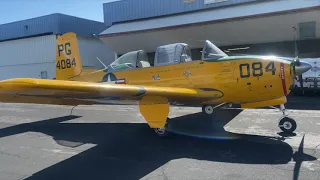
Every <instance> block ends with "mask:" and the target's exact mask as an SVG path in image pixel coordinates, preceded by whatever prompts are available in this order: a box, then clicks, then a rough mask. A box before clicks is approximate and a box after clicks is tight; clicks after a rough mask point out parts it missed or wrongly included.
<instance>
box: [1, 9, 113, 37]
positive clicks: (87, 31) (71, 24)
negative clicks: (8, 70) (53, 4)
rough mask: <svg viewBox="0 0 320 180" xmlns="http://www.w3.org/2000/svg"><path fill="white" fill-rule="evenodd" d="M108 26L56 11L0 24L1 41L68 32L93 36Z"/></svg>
mask: <svg viewBox="0 0 320 180" xmlns="http://www.w3.org/2000/svg"><path fill="white" fill-rule="evenodd" d="M106 28H107V26H106V25H105V24H104V23H103V22H97V21H92V20H88V19H82V18H78V17H74V16H69V15H65V14H59V13H55V14H50V15H46V16H41V17H36V18H32V19H26V20H22V21H16V22H12V23H7V24H2V25H0V41H6V40H12V39H20V38H26V37H32V36H40V35H45V34H64V33H66V32H75V33H76V34H77V35H78V36H82V37H92V34H99V33H101V32H102V31H103V30H105V29H106Z"/></svg>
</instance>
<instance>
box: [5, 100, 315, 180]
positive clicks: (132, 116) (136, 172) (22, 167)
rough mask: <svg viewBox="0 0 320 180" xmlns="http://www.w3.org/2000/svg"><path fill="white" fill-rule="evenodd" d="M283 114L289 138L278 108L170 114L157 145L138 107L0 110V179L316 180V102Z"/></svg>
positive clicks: (294, 103)
mask: <svg viewBox="0 0 320 180" xmlns="http://www.w3.org/2000/svg"><path fill="white" fill-rule="evenodd" d="M286 107H287V108H288V109H289V111H290V115H289V117H290V118H292V119H294V120H296V122H297V124H298V128H297V130H296V132H295V133H294V134H284V133H280V132H281V131H280V129H279V128H278V127H277V124H278V119H279V118H280V117H281V115H282V113H281V112H280V111H279V110H277V109H246V110H241V109H236V108H233V109H228V110H219V111H218V112H217V113H216V114H215V116H213V117H211V118H207V117H205V116H204V115H202V114H201V109H200V108H198V107H172V108H171V112H170V115H169V118H170V120H169V128H170V131H172V133H173V135H172V136H171V137H170V138H161V137H158V136H157V135H156V134H155V133H154V131H153V130H152V129H150V128H149V127H148V125H147V124H146V123H145V121H144V119H143V117H142V116H141V115H140V113H139V109H138V107H137V106H123V105H99V106H98V105H97V106H78V107H75V108H74V109H73V111H72V115H70V114H71V113H70V112H71V109H72V107H69V106H51V105H33V104H29V105H28V104H0V114H1V116H0V180H18V179H32V180H34V179H36V180H37V179H46V180H48V179H108V180H109V179H110V180H111V179H121V180H122V179H155V180H162V179H165V180H180V179H181V180H189V179H190V180H193V179H197V180H198V179H199V180H202V179H221V180H233V179H236V180H238V179H241V180H244V179H252V180H258V179H259V180H262V179H277V180H282V179H283V180H284V179H285V180H287V179H308V180H319V179H320V98H318V97H316V98H315V97H293V98H290V99H289V103H288V104H287V105H286Z"/></svg>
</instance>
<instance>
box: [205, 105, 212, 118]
mask: <svg viewBox="0 0 320 180" xmlns="http://www.w3.org/2000/svg"><path fill="white" fill-rule="evenodd" d="M202 112H203V113H204V114H205V115H208V116H211V115H212V114H213V112H214V108H213V106H212V105H203V106H202Z"/></svg>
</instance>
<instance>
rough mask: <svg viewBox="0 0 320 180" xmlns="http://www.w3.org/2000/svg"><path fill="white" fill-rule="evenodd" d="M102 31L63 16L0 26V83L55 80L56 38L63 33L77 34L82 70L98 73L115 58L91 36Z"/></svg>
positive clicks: (101, 26)
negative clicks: (91, 70) (35, 79)
mask: <svg viewBox="0 0 320 180" xmlns="http://www.w3.org/2000/svg"><path fill="white" fill-rule="evenodd" d="M105 28H106V26H105V25H104V23H103V22H96V21H91V20H87V19H82V18H77V17H73V16H68V15H64V14H51V15H46V16H41V17H37V18H32V19H27V20H22V21H17V22H13V23H8V24H3V25H0V54H1V58H0V80H3V79H9V78H18V77H29V78H45V79H46V78H48V79H52V78H54V77H55V74H56V73H55V59H56V52H55V51H56V38H57V37H58V36H59V35H61V34H64V33H67V32H75V33H76V34H77V38H78V43H79V50H80V57H81V59H82V61H83V62H82V64H83V66H84V68H91V69H92V68H94V69H100V68H101V67H102V65H101V63H100V62H99V61H98V60H97V59H96V57H98V58H99V59H100V60H101V61H103V62H104V63H105V64H107V65H108V64H110V63H111V62H112V61H113V60H114V58H115V55H114V53H113V51H112V49H111V48H110V47H109V46H108V45H106V44H104V43H102V41H101V40H99V39H98V38H97V37H96V36H94V34H99V33H100V32H101V31H103V30H104V29H105Z"/></svg>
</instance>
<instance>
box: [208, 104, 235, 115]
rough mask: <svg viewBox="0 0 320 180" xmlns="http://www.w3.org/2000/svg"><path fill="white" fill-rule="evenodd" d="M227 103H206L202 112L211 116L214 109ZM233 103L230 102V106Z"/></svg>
mask: <svg viewBox="0 0 320 180" xmlns="http://www.w3.org/2000/svg"><path fill="white" fill-rule="evenodd" d="M225 104H226V103H222V104H218V105H215V106H214V105H211V104H206V105H203V106H202V113H204V114H205V115H208V116H211V115H212V114H213V113H214V109H216V108H219V107H221V106H223V105H225ZM231 105H232V104H229V107H230V106H231Z"/></svg>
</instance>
